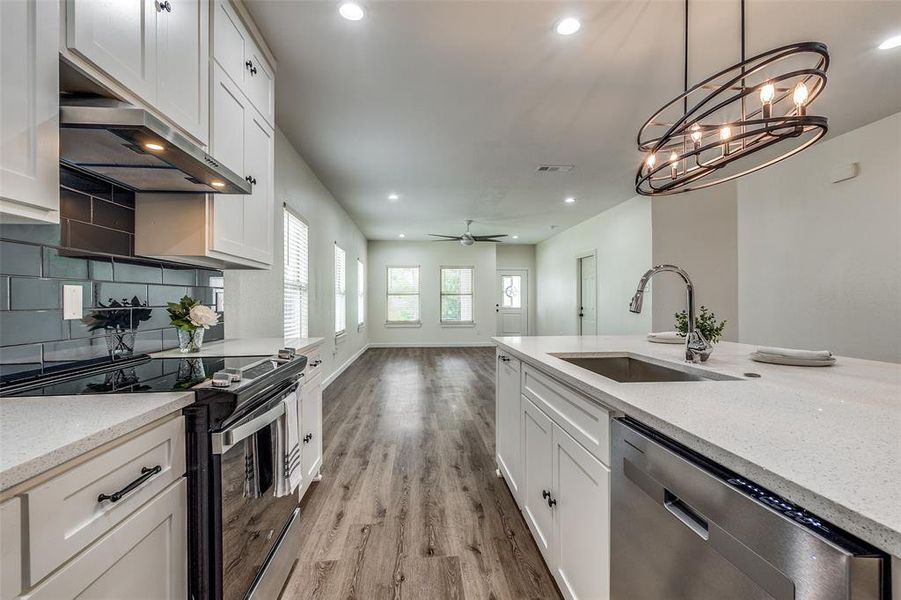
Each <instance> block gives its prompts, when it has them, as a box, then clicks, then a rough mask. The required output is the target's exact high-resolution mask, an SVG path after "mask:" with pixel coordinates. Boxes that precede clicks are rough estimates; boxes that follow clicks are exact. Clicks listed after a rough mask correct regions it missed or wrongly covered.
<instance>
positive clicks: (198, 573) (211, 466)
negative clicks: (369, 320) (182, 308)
mask: <svg viewBox="0 0 901 600" xmlns="http://www.w3.org/2000/svg"><path fill="white" fill-rule="evenodd" d="M229 360H230V359H226V365H225V367H226V368H229V364H228V361H229ZM233 366H234V367H236V368H234V370H233V372H234V373H237V372H238V371H240V381H238V382H235V383H232V384H230V385H229V387H228V388H225V389H216V388H213V387H211V386H210V385H209V384H204V387H201V388H194V389H195V394H196V396H197V401H196V402H195V403H194V404H192V405H191V406H189V407H187V408H185V409H184V412H185V416H186V422H187V439H188V489H189V494H188V498H189V508H188V514H189V522H188V528H189V537H190V558H189V572H190V580H191V600H243V599H246V598H253V599H259V600H268V599H270V598H276V597H277V596H278V593H279V591H280V590H281V588H282V587H283V585H284V583H285V581H286V580H287V577H288V574H289V572H290V570H291V567H292V566H293V564H294V561H295V560H296V558H297V552H298V547H299V542H300V540H299V538H298V535H297V523H298V519H299V515H300V509H299V508H298V497H297V494H288V495H286V496H281V497H276V495H275V488H276V481H275V477H276V468H275V465H276V462H275V460H276V457H275V456H274V454H275V447H276V443H277V431H278V421H279V419H280V418H281V417H282V416H283V415H284V413H285V404H284V400H285V398H286V397H288V396H290V395H291V394H296V393H297V389H298V387H299V385H300V382H301V381H302V378H303V376H304V375H303V370H304V368H305V367H306V358H305V357H303V356H297V357H291V358H289V359H283V358H281V357H273V358H271V359H263V360H260V359H258V358H257V359H254V360H252V361H246V360H245V361H243V362H242V363H241V364H239V365H233Z"/></svg>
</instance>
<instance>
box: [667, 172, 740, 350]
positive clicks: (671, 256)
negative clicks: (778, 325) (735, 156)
mask: <svg viewBox="0 0 901 600" xmlns="http://www.w3.org/2000/svg"><path fill="white" fill-rule="evenodd" d="M737 213H738V193H737V187H736V184H735V182H728V183H724V184H722V185H718V186H714V187H712V188H707V189H704V190H698V191H696V192H689V193H687V194H680V195H678V196H659V197H656V198H653V199H652V201H651V221H652V225H653V229H654V230H653V242H652V248H653V249H652V255H653V263H654V264H655V265H659V264H663V263H670V264H675V265H679V266H680V267H682V268H683V269H685V270H686V271H687V272H688V274H689V276H691V281H692V283H693V284H694V286H695V302H696V304H697V307H698V310H700V307H701V305H704V306H706V307H707V308H708V309H710V310H712V311H713V312H714V313H716V316H717V319H718V320H723V319H725V320H726V321H728V322H727V323H726V329H725V331H724V332H723V339H724V340H727V341H733V342H734V341H737V340H738V339H739V319H738V245H737V243H736V236H737ZM651 290H652V291H651V294H652V296H653V298H654V306H653V311H652V314H653V315H654V318H653V324H654V331H670V330H673V329H675V319H674V318H673V313H676V312H679V311H682V310H684V309H685V307H686V300H685V284H684V283H683V282H682V280H681V279H680V278H679V277H678V276H676V275H673V274H671V273H661V274H660V275H656V276H655V277H654V279H652V280H651Z"/></svg>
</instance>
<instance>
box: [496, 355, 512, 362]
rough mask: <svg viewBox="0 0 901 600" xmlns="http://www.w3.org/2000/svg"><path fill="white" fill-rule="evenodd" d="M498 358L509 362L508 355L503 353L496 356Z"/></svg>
mask: <svg viewBox="0 0 901 600" xmlns="http://www.w3.org/2000/svg"><path fill="white" fill-rule="evenodd" d="M498 358H499V359H501V360H502V361H504V362H510V357H509V356H504V355H503V354H501V355H499V356H498Z"/></svg>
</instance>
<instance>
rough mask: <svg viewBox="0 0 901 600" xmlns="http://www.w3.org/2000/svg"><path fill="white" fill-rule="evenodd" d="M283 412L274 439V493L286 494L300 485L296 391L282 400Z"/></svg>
mask: <svg viewBox="0 0 901 600" xmlns="http://www.w3.org/2000/svg"><path fill="white" fill-rule="evenodd" d="M282 402H284V404H285V414H284V415H282V416H281V417H280V418H279V420H278V427H277V432H278V433H277V439H276V444H275V446H276V450H275V460H276V474H275V475H276V476H275V495H276V496H277V497H281V496H287V495H288V494H291V493H293V492H294V491H295V490H297V486H299V485H300V480H301V475H302V471H301V468H300V411H299V410H298V409H299V407H298V398H297V392H292V393H290V394H289V395H287V396H285V399H284V400H282Z"/></svg>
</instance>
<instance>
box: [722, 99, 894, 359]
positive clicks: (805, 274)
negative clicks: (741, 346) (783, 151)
mask: <svg viewBox="0 0 901 600" xmlns="http://www.w3.org/2000/svg"><path fill="white" fill-rule="evenodd" d="M852 162H857V163H859V164H860V175H859V176H858V177H857V178H855V179H852V180H849V181H843V182H839V183H832V178H831V177H830V174H831V171H832V169H833V168H835V167H839V166H842V165H847V164H849V163H852ZM738 274H739V279H738V290H739V319H740V321H741V341H743V342H747V343H754V344H771V345H787V346H795V347H803V348H826V349H830V350H832V351H834V352H837V353H839V354H846V355H850V356H857V357H862V358H871V359H876V360H889V361H894V362H901V113H898V114H895V115H893V116H891V117H888V118H886V119H882V120H880V121H877V122H875V123H872V124H870V125H867V126H865V127H861V128H860V129H856V130H854V131H851V132H849V133H846V134H844V135H841V136H839V137H836V138H834V139H831V140H829V141H827V142H824V143H822V144H819V145H816V146H814V147H812V148H810V149H808V150H805V151H804V152H802V153H801V154H799V155H797V156H795V157H793V158H790V159H788V160H786V161H784V162H782V163H779V164H777V165H774V166H772V167H770V168H768V169H766V170H764V171H761V172H759V173H756V174H753V175H750V176H747V177H744V178H742V179H740V180H739V182H738Z"/></svg>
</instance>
